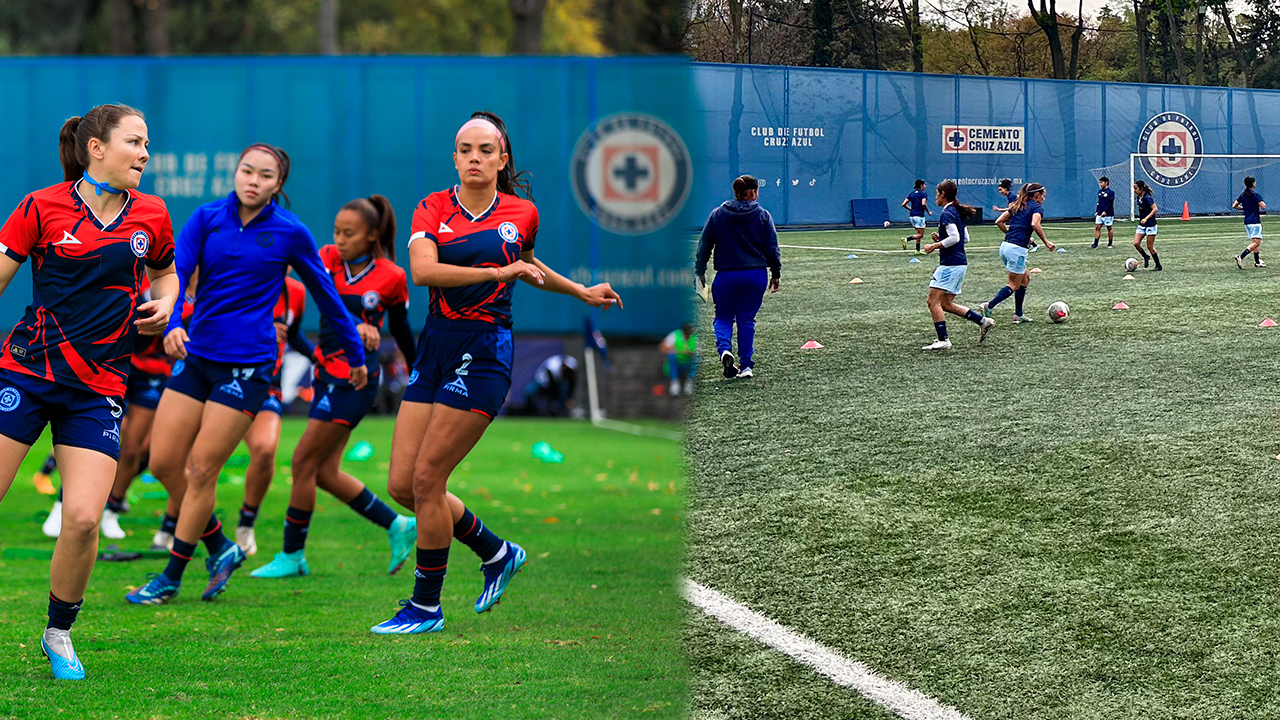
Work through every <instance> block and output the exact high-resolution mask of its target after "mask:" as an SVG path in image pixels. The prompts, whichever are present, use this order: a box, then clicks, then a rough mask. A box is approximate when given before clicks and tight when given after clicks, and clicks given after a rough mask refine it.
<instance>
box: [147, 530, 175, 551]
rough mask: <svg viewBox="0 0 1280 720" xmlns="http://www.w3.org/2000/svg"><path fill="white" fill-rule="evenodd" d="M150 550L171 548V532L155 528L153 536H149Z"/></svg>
mask: <svg viewBox="0 0 1280 720" xmlns="http://www.w3.org/2000/svg"><path fill="white" fill-rule="evenodd" d="M151 549H152V550H172V549H173V533H167V532H165V531H163V530H157V531H156V535H155V537H153V538H151Z"/></svg>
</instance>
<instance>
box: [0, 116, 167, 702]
mask: <svg viewBox="0 0 1280 720" xmlns="http://www.w3.org/2000/svg"><path fill="white" fill-rule="evenodd" d="M148 142H149V141H148V139H147V124H146V122H145V121H144V120H143V117H142V113H140V112H138V111H137V110H135V109H133V108H131V107H128V106H125V105H99V106H98V107H95V108H93V109H92V110H90V111H89V112H87V113H85V114H84V117H73V118H71V119H69V120H67V121H66V123H64V124H63V126H62V132H61V134H60V135H59V138H58V155H59V157H60V159H61V161H62V170H63V177H64V178H65V179H66V181H65V182H62V183H59V184H57V185H53V186H51V187H48V188H45V189H43V190H37V191H36V192H33V193H31V194H30V195H27V196H26V197H25V198H23V199H22V202H20V203H18V207H17V209H16V210H14V211H13V214H12V215H10V216H9V219H8V221H6V222H5V223H4V226H3V227H0V252H2V253H3V256H2V257H0V292H3V291H4V290H5V289H6V288H7V287H8V286H9V283H10V282H11V281H12V280H13V277H14V276H15V275H16V274H17V272H18V268H19V267H21V265H22V263H24V262H26V260H27V259H28V258H30V259H31V260H32V262H31V265H30V267H31V281H32V295H33V299H32V301H31V304H30V305H28V306H27V310H26V314H25V315H24V316H23V318H22V320H20V321H19V322H18V324H17V325H16V326H15V327H14V328H13V331H12V332H11V333H9V336H8V337H7V338H6V339H5V341H4V345H3V351H2V354H0V498H3V497H4V495H5V493H6V492H8V490H9V487H10V485H11V484H12V483H13V478H14V475H16V474H17V472H18V468H19V466H20V465H21V464H22V461H23V459H24V458H25V457H26V456H27V452H28V451H29V450H30V449H31V445H32V444H33V443H34V442H35V441H36V439H37V438H39V437H40V434H41V433H42V432H43V431H44V428H45V426H46V425H52V426H53V428H52V429H53V449H54V452H55V453H56V454H57V458H58V466H59V467H60V469H61V472H62V483H63V486H62V490H63V492H62V527H61V529H60V530H61V532H60V534H59V536H58V543H57V545H56V546H54V550H53V561H52V562H51V563H50V566H49V623H48V625H47V627H46V628H45V631H44V636H43V637H42V638H41V640H40V649H41V651H43V653H44V655H45V656H46V657H47V658H49V662H50V665H51V666H52V669H53V676H54V678H56V679H59V680H83V679H84V677H85V669H84V665H83V664H82V663H81V662H80V659H79V658H78V657H77V656H76V652H75V648H73V647H72V644H71V635H70V632H71V625H72V623H74V622H75V620H76V615H77V613H79V611H80V605H81V602H82V600H83V598H84V596H85V589H86V588H87V587H88V585H89V575H90V573H92V572H93V565H94V561H95V560H96V559H97V556H98V523H99V521H100V519H101V517H102V509H103V507H104V506H105V505H106V502H107V495H108V493H110V491H111V485H112V481H113V480H114V479H115V474H116V464H117V460H118V458H119V455H120V421H121V419H122V417H123V416H124V410H125V391H126V387H127V382H128V378H129V366H130V358H131V356H132V355H133V348H134V344H135V341H136V338H137V336H138V334H139V333H142V334H146V335H157V334H159V333H160V332H161V331H163V330H164V326H165V325H166V324H167V323H168V322H169V314H170V313H171V312H172V311H173V305H174V299H175V298H176V297H177V294H178V282H177V278H176V277H175V276H174V274H173V226H172V225H171V224H170V221H169V211H168V209H166V208H165V204H164V201H162V200H160V199H159V198H156V197H152V196H150V195H143V194H142V193H140V192H138V191H137V189H136V188H137V187H138V183H139V181H141V179H142V171H143V170H144V169H145V168H146V165H147V160H148V158H149V154H148V151H147V144H148ZM147 280H150V282H151V292H152V298H153V299H152V300H150V301H148V302H144V303H142V304H141V305H137V306H136V311H135V304H136V302H137V299H138V297H139V296H140V295H141V294H142V288H143V284H144V283H145V282H146V281H147ZM139 318H141V319H139ZM7 529H11V528H7ZM5 586H6V587H9V588H13V586H14V583H13V582H12V581H11V580H10V581H8V582H7V584H6V585H5Z"/></svg>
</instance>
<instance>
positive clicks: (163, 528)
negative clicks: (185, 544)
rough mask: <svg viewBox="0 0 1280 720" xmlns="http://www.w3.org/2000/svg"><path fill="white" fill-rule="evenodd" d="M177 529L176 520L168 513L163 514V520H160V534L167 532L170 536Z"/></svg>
mask: <svg viewBox="0 0 1280 720" xmlns="http://www.w3.org/2000/svg"><path fill="white" fill-rule="evenodd" d="M177 529H178V518H176V517H174V516H172V515H170V514H169V513H165V514H164V518H163V519H161V520H160V532H167V533H169V534H170V535H172V534H173V533H174V531H175V530H177Z"/></svg>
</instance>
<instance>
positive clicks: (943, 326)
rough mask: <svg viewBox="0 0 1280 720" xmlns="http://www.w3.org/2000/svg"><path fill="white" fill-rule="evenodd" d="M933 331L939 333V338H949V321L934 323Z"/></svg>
mask: <svg viewBox="0 0 1280 720" xmlns="http://www.w3.org/2000/svg"><path fill="white" fill-rule="evenodd" d="M933 331H934V332H936V333H938V339H939V340H946V339H947V321H946V320H943V321H942V322H936V323H934V324H933Z"/></svg>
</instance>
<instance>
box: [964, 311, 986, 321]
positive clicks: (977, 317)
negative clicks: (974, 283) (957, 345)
mask: <svg viewBox="0 0 1280 720" xmlns="http://www.w3.org/2000/svg"><path fill="white" fill-rule="evenodd" d="M964 319H965V320H969V321H971V322H975V323H977V324H979V325H981V324H982V313H979V312H978V311H977V310H972V309H971V310H969V312H967V313H965V314H964Z"/></svg>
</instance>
